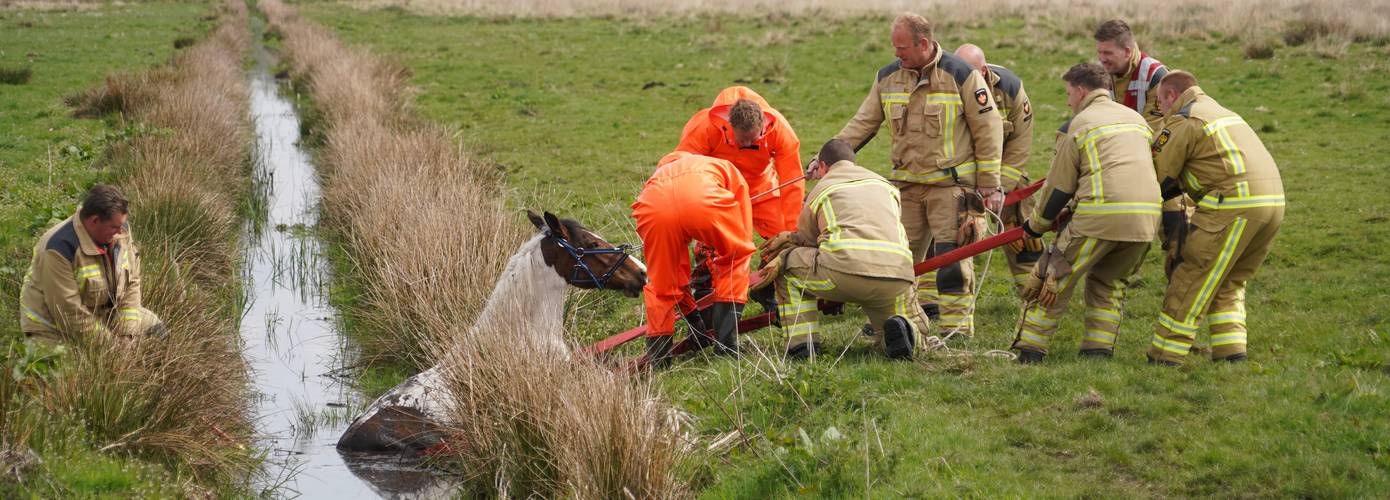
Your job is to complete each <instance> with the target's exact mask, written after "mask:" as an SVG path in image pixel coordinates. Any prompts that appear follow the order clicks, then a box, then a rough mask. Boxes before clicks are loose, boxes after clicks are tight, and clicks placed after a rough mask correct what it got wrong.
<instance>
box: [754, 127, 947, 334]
mask: <svg viewBox="0 0 1390 500" xmlns="http://www.w3.org/2000/svg"><path fill="white" fill-rule="evenodd" d="M806 178H808V179H811V180H820V182H819V183H817V184H816V187H815V189H812V190H811V194H810V196H809V197H808V198H807V203H806V207H805V208H804V209H802V211H801V216H800V220H799V221H798V227H800V229H798V230H797V231H796V232H785V233H782V234H779V235H777V236H776V237H774V238H772V239H771V240H769V241H767V242H766V243H765V244H764V245H763V249H762V250H763V252H764V256H765V257H766V256H768V255H773V257H772V258H771V259H769V260H770V262H769V264H768V265H766V266H764V269H765V270H764V273H763V276H764V279H765V281H764V282H763V283H761V284H762V285H766V284H767V283H769V282H773V281H774V280H775V284H776V285H775V286H776V289H777V304H778V315H779V316H780V319H781V325H782V329H783V331H785V332H786V333H787V357H788V358H792V359H808V358H809V359H813V360H814V359H815V356H816V355H817V354H818V353H819V352H820V346H819V344H818V343H816V330H817V326H818V322H819V319H820V314H819V311H818V310H817V307H816V300H817V298H818V297H819V298H821V299H825V300H829V301H835V302H853V303H856V304H859V305H860V306H861V307H862V308H863V309H864V313H865V314H866V315H867V316H868V317H869V322H870V324H872V325H876V326H877V327H879V328H881V329H882V331H883V332H884V333H883V335H881V336H879V338H880V339H882V340H881V341H880V342H881V345H882V347H883V348H884V352H885V354H887V355H888V357H890V358H897V359H905V358H911V357H912V347H913V345H914V344H920V343H919V342H916V341H915V336H916V335H918V334H923V333H925V332H927V331H928V330H927V328H928V320H927V317H926V314H924V313H923V312H922V309H921V307H918V305H917V299H916V297H917V292H916V286H915V279H916V278H915V275H914V274H913V272H912V264H913V261H912V252H911V250H909V249H908V246H907V235H906V232H905V231H904V230H903V226H902V222H901V219H900V215H899V213H898V212H899V210H900V208H899V194H898V189H897V188H895V187H893V185H892V184H889V183H888V181H887V180H886V179H884V178H883V177H882V176H880V175H878V174H876V173H873V172H871V171H869V170H868V169H865V168H864V167H861V166H859V165H855V164H854V150H853V149H852V148H850V146H849V143H846V142H844V141H841V140H839V139H832V140H830V141H829V142H827V143H826V144H825V146H823V147H822V148H821V150H820V155H819V156H817V159H815V160H812V161H811V168H810V170H808V171H807V173H806ZM755 288H758V287H757V286H755Z"/></svg>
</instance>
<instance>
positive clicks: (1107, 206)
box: [1076, 176, 1163, 215]
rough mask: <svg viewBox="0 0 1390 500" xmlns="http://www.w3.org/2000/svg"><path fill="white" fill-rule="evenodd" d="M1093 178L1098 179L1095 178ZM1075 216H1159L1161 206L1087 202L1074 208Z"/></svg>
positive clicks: (1156, 204)
mask: <svg viewBox="0 0 1390 500" xmlns="http://www.w3.org/2000/svg"><path fill="white" fill-rule="evenodd" d="M1095 178H1099V176H1096V177H1095ZM1076 213H1077V215H1081V214H1100V215H1107V214H1108V215H1114V214H1141V215H1161V214H1162V213H1163V205H1162V204H1159V203H1143V202H1140V203H1120V202H1113V203H1111V202H1101V203H1095V202H1087V203H1079V204H1077V206H1076Z"/></svg>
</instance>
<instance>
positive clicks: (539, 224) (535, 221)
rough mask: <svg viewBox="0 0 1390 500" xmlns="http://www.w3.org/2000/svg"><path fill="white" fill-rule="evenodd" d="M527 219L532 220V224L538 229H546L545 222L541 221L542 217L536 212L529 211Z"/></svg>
mask: <svg viewBox="0 0 1390 500" xmlns="http://www.w3.org/2000/svg"><path fill="white" fill-rule="evenodd" d="M526 218H527V219H531V224H532V225H534V226H536V229H545V220H544V219H541V216H539V215H536V213H535V212H532V211H530V210H527V211H526Z"/></svg>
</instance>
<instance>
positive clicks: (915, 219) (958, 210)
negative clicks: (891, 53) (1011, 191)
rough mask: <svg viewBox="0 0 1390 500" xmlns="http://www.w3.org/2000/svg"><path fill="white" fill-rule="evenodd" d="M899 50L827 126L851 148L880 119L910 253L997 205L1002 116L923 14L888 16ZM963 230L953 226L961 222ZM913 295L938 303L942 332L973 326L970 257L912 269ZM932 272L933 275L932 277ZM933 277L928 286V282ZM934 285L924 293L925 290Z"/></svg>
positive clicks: (918, 254) (947, 246) (952, 244)
mask: <svg viewBox="0 0 1390 500" xmlns="http://www.w3.org/2000/svg"><path fill="white" fill-rule="evenodd" d="M892 40H893V47H894V49H895V51H896V53H897V57H898V60H897V61H894V62H893V63H892V64H889V65H888V66H885V67H883V69H880V70H879V71H878V75H877V77H876V78H875V79H874V83H873V86H872V87H871V88H870V90H869V95H868V96H867V97H865V98H864V102H863V103H862V104H861V105H860V106H859V110H858V111H857V112H856V113H855V115H854V117H853V118H851V119H850V121H849V123H847V124H845V127H844V128H843V129H841V130H840V132H839V133H838V134H836V135H835V138H836V139H841V140H843V141H845V142H847V143H849V144H850V145H851V146H853V147H854V149H855V150H856V151H858V150H859V149H860V148H862V147H864V145H865V144H867V143H868V142H869V140H870V139H872V138H873V137H874V135H875V134H877V133H878V130H879V127H880V126H882V125H883V124H884V123H885V122H887V123H888V129H889V132H890V133H891V134H892V140H893V145H892V162H893V171H892V173H891V175H890V176H889V179H891V180H892V181H893V183H894V185H895V186H897V187H898V189H899V190H901V193H902V222H903V227H904V228H905V229H906V230H907V237H908V243H909V246H910V248H911V249H912V256H913V260H914V261H918V262H920V261H921V260H923V259H924V258H926V257H927V256H928V255H929V254H938V253H944V252H948V251H951V250H954V249H955V248H957V247H958V246H960V245H962V244H967V243H971V242H972V241H973V240H974V238H975V237H976V236H977V235H978V233H979V231H978V230H971V228H980V227H983V225H984V223H985V216H984V210H985V209H988V210H991V211H995V212H997V211H999V209H1000V208H1001V207H1002V205H1003V201H1004V196H1003V193H1002V192H1001V191H999V185H1000V182H999V177H1000V174H999V171H1000V154H1001V149H1002V146H1003V124H1002V120H1001V119H1000V117H999V113H998V112H996V111H995V101H994V97H993V96H992V95H991V93H990V91H989V85H988V83H986V82H985V79H984V77H983V76H982V75H980V72H979V71H976V70H975V69H974V68H971V67H970V65H969V64H966V63H965V62H964V61H962V60H961V59H960V58H958V57H956V56H955V55H954V54H950V53H947V52H946V51H944V50H942V49H941V46H940V45H939V44H937V43H936V42H934V41H932V34H931V24H930V23H929V22H928V21H927V20H926V19H924V18H922V17H921V16H918V15H915V14H904V15H902V16H899V17H898V18H897V19H896V20H894V22H893V32H892ZM963 226H964V227H965V228H966V229H967V230H966V231H961V228H962V227H963ZM919 280H920V281H919V289H918V302H919V303H920V304H922V306H923V307H924V308H925V309H927V310H930V309H931V307H930V306H932V305H935V304H939V311H940V318H941V321H940V322H939V323H940V325H941V326H940V329H941V331H942V332H943V333H954V334H957V335H965V336H968V335H971V334H972V333H973V330H974V322H973V314H974V309H975V298H974V281H975V277H974V266H972V265H971V261H970V259H966V260H963V261H960V262H957V263H953V264H951V265H948V266H945V267H942V268H941V269H939V270H937V272H936V273H929V274H928V276H926V277H925V278H919ZM933 282H934V283H933ZM933 284H934V285H935V286H932V285H933ZM933 289H935V290H936V291H937V292H938V296H937V297H932V296H931V290H933Z"/></svg>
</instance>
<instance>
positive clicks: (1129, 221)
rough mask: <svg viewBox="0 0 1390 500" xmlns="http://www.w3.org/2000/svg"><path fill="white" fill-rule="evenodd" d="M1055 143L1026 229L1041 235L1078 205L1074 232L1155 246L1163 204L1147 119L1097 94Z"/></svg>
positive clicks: (1107, 94) (1102, 93) (1102, 92)
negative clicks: (1071, 206)
mask: <svg viewBox="0 0 1390 500" xmlns="http://www.w3.org/2000/svg"><path fill="white" fill-rule="evenodd" d="M1065 128H1066V133H1065V134H1064V135H1062V137H1061V138H1059V139H1058V140H1057V156H1056V157H1055V158H1054V159H1053V160H1052V169H1051V170H1050V171H1049V172H1048V174H1047V182H1046V183H1045V184H1043V187H1042V191H1040V192H1039V194H1040V195H1041V196H1042V198H1039V200H1038V201H1039V204H1038V207H1037V209H1036V210H1035V211H1034V212H1033V215H1032V217H1031V218H1030V219H1029V221H1028V226H1029V227H1030V228H1031V229H1033V230H1034V231H1038V232H1041V231H1043V230H1046V229H1048V228H1050V227H1051V226H1052V221H1053V220H1054V219H1055V218H1056V216H1057V213H1058V212H1059V211H1060V210H1061V208H1062V206H1064V205H1066V204H1067V202H1068V201H1070V200H1072V199H1074V200H1075V201H1076V207H1075V211H1074V212H1073V215H1072V219H1071V230H1073V231H1076V233H1077V234H1079V235H1081V236H1085V237H1089V238H1098V239H1103V240H1111V241H1152V240H1153V239H1154V237H1155V236H1156V235H1157V234H1158V223H1159V217H1160V210H1161V209H1160V208H1159V207H1160V204H1161V202H1162V198H1161V197H1160V196H1159V190H1158V180H1157V179H1156V178H1155V176H1154V170H1153V159H1152V156H1151V155H1149V154H1148V152H1147V151H1146V150H1147V149H1148V144H1149V138H1150V137H1152V133H1151V132H1150V131H1149V126H1148V124H1147V123H1146V122H1145V121H1144V117H1142V116H1139V114H1138V113H1135V112H1134V110H1132V109H1129V108H1127V107H1125V106H1124V105H1122V104H1119V103H1117V102H1115V101H1113V100H1111V99H1110V91H1109V90H1106V89H1097V90H1093V91H1091V93H1090V94H1088V95H1086V98H1085V99H1083V100H1082V101H1081V106H1080V110H1079V111H1078V112H1077V113H1076V116H1075V117H1073V118H1072V120H1071V122H1070V123H1069V124H1067V125H1066V127H1065Z"/></svg>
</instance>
